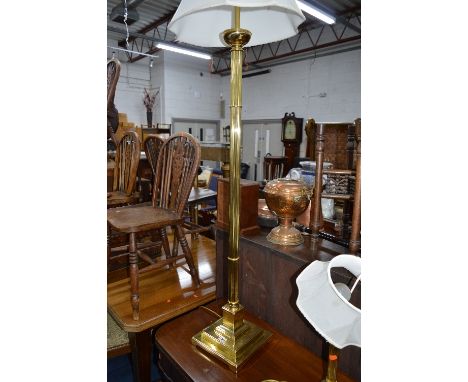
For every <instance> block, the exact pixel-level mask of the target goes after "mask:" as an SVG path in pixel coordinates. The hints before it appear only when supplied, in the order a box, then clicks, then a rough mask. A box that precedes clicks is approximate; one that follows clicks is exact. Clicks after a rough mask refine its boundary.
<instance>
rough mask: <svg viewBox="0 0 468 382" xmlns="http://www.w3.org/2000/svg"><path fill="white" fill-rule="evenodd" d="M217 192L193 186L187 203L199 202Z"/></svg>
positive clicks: (212, 196) (214, 195) (213, 195)
mask: <svg viewBox="0 0 468 382" xmlns="http://www.w3.org/2000/svg"><path fill="white" fill-rule="evenodd" d="M217 194H218V193H217V192H216V191H213V190H210V189H209V188H201V187H198V188H195V187H193V188H192V190H191V191H190V195H189V198H188V203H189V204H190V203H199V202H203V201H205V200H208V199H211V198H214V197H216V195H217Z"/></svg>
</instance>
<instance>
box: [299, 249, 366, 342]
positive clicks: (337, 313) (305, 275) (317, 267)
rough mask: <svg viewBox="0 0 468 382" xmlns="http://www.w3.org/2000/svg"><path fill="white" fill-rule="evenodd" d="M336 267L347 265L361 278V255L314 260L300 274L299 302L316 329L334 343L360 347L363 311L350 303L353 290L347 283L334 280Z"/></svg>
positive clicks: (349, 269) (305, 315)
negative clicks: (333, 269) (350, 289)
mask: <svg viewBox="0 0 468 382" xmlns="http://www.w3.org/2000/svg"><path fill="white" fill-rule="evenodd" d="M334 267H343V268H346V269H347V270H348V271H350V272H351V273H352V274H353V275H354V276H356V277H358V279H360V276H361V258H360V257H357V256H354V255H339V256H336V257H335V258H333V260H331V261H329V262H322V261H314V262H313V263H312V264H310V265H309V266H307V267H306V268H305V269H304V270H303V271H302V272H301V274H300V275H299V276H298V277H297V280H296V283H297V287H298V289H299V295H298V298H297V301H296V304H297V307H298V308H299V310H300V311H301V313H302V314H303V315H304V317H305V318H306V319H307V320H308V321H309V322H310V323H311V324H312V326H313V327H314V328H315V330H317V332H319V333H320V335H321V336H322V337H324V338H325V339H326V340H327V341H328V342H329V343H331V344H332V345H333V346H335V347H336V348H338V349H342V348H344V347H345V346H348V345H355V346H359V347H360V346H361V310H360V309H359V308H356V307H355V306H354V305H352V304H351V303H349V301H348V299H349V298H350V296H351V293H350V291H349V289H348V288H347V286H346V285H344V284H336V285H335V284H334V283H333V281H332V278H331V273H330V271H331V269H332V268H334ZM346 289H348V290H347V291H346Z"/></svg>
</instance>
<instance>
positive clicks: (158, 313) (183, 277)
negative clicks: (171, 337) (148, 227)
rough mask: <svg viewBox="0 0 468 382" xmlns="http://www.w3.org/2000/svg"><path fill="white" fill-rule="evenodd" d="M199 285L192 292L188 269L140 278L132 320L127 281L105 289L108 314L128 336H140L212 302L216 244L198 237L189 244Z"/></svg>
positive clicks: (165, 270) (214, 288) (155, 271)
mask: <svg viewBox="0 0 468 382" xmlns="http://www.w3.org/2000/svg"><path fill="white" fill-rule="evenodd" d="M188 240H189V245H191V248H192V254H193V257H194V261H195V264H196V266H197V267H198V272H199V275H200V282H201V285H200V287H198V288H195V285H194V283H193V281H192V278H191V276H190V273H189V272H188V266H187V264H186V263H185V260H184V259H182V260H180V262H178V263H179V264H184V265H183V266H179V267H176V268H173V269H164V268H163V269H158V270H154V271H151V272H147V273H143V274H141V275H140V277H139V280H140V288H139V289H140V319H139V320H133V318H132V306H131V304H130V280H129V279H128V278H126V279H123V280H120V281H116V282H114V283H110V284H108V285H107V310H108V312H109V313H110V315H111V316H112V317H113V318H114V320H115V321H116V322H117V324H118V325H119V326H120V327H121V328H122V329H123V330H125V331H127V332H141V331H143V330H146V329H148V328H151V327H153V326H156V325H158V324H160V323H162V322H165V321H167V320H169V319H171V318H173V317H176V316H179V315H180V314H183V313H185V312H188V311H189V310H192V309H194V308H196V307H197V306H200V305H203V304H206V303H208V302H210V301H212V300H214V299H215V294H216V285H215V274H216V251H215V242H214V241H213V240H211V239H208V238H206V237H204V236H200V237H199V238H198V239H196V240H194V241H193V243H191V242H190V240H191V239H190V238H188Z"/></svg>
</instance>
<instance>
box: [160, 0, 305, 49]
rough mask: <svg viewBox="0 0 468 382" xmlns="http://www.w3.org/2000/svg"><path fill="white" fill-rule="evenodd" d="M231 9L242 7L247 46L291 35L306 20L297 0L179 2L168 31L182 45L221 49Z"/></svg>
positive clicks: (188, 0) (229, 26)
mask: <svg viewBox="0 0 468 382" xmlns="http://www.w3.org/2000/svg"><path fill="white" fill-rule="evenodd" d="M233 7H240V8H241V28H243V29H247V30H248V31H250V32H251V33H252V38H251V39H250V42H249V43H248V44H246V45H245V46H246V47H248V46H253V45H260V44H266V43H269V42H273V41H279V40H283V39H285V38H288V37H291V36H294V35H296V34H297V32H298V31H297V27H298V26H299V25H300V24H301V23H302V22H303V21H304V20H305V17H304V15H303V14H302V12H301V10H300V9H299V7H298V5H297V3H296V0H182V1H181V3H180V5H179V7H178V8H177V11H176V13H175V15H174V17H173V18H172V20H171V22H170V23H169V30H171V31H172V32H173V33H175V35H176V36H177V39H178V41H181V42H184V43H188V44H192V45H197V46H204V47H224V46H226V45H225V43H224V40H223V36H222V33H223V31H225V30H227V29H230V28H231V27H232V25H233V15H232V13H233V12H232V10H233Z"/></svg>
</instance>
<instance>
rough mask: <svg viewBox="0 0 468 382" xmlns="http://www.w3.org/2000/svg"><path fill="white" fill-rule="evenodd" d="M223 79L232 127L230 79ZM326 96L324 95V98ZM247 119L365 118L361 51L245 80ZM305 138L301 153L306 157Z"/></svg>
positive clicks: (276, 68)
mask: <svg viewBox="0 0 468 382" xmlns="http://www.w3.org/2000/svg"><path fill="white" fill-rule="evenodd" d="M222 78H223V93H224V94H225V95H226V119H225V120H224V121H223V123H222V125H224V124H229V119H228V118H229V109H228V107H229V77H222ZM321 93H322V94H323V93H326V96H325V97H321V96H320V94H321ZM242 104H243V109H242V118H243V120H256V119H281V118H282V117H283V116H284V113H286V112H288V113H291V112H295V113H296V117H298V118H304V123H305V121H306V120H307V119H309V118H314V119H315V120H316V121H317V122H342V121H346V122H347V121H354V119H356V118H357V117H360V116H361V50H360V49H358V50H354V51H349V52H344V53H339V54H334V55H330V56H325V57H318V58H316V59H315V60H314V59H308V60H304V61H300V62H295V63H289V64H284V65H278V66H273V67H271V73H269V74H265V75H260V76H257V77H248V78H244V80H243V102H242ZM305 140H306V136H305V134H303V143H302V145H301V155H304V153H305V147H306V143H305Z"/></svg>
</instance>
